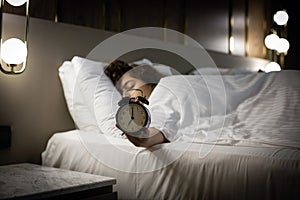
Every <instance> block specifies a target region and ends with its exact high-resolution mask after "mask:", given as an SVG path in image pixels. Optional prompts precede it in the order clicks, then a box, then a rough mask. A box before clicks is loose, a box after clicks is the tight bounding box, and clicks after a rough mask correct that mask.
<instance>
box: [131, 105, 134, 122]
mask: <svg viewBox="0 0 300 200" xmlns="http://www.w3.org/2000/svg"><path fill="white" fill-rule="evenodd" d="M131 119H134V117H133V107H131Z"/></svg>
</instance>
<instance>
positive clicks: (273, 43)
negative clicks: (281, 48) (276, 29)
mask: <svg viewBox="0 0 300 200" xmlns="http://www.w3.org/2000/svg"><path fill="white" fill-rule="evenodd" d="M278 40H279V37H278V35H276V34H274V33H272V34H269V35H267V36H266V37H265V45H266V47H267V48H268V49H271V50H275V49H276V48H277V46H278Z"/></svg>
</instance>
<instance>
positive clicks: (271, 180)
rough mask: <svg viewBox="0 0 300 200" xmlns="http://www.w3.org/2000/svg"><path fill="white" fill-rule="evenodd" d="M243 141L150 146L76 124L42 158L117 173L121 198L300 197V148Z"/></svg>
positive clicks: (56, 136) (46, 161)
mask: <svg viewBox="0 0 300 200" xmlns="http://www.w3.org/2000/svg"><path fill="white" fill-rule="evenodd" d="M248 144H249V143H247V145H248ZM239 145H240V146H236V145H210V144H199V143H184V142H180V143H177V142H174V143H168V144H162V145H157V146H155V147H152V148H151V149H149V150H147V149H144V148H138V147H135V146H133V145H132V144H131V143H130V142H129V141H128V140H126V139H123V138H115V137H109V136H105V135H103V134H99V133H94V132H87V131H80V130H71V131H66V132H60V133H56V134H54V135H53V136H52V137H51V138H50V140H49V141H48V144H47V148H46V149H45V151H44V152H43V153H42V164H43V165H45V166H52V167H59V168H65V169H71V170H76V171H81V172H87V173H93V174H100V175H104V176H111V177H115V178H116V179H117V184H116V186H115V188H114V189H115V190H116V191H117V192H118V197H119V199H172V200H174V199H210V200H211V199H299V197H300V190H299V185H300V178H299V177H300V151H299V149H297V148H284V147H275V146H262V145H260V146H246V145H242V144H239ZM255 145H257V144H255Z"/></svg>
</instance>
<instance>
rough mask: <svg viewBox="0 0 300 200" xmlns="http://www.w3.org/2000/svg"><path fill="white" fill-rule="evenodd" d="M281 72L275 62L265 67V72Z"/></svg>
mask: <svg viewBox="0 0 300 200" xmlns="http://www.w3.org/2000/svg"><path fill="white" fill-rule="evenodd" d="M273 71H281V67H280V65H279V64H278V63H277V62H270V63H268V64H267V65H266V67H265V72H266V73H269V72H273Z"/></svg>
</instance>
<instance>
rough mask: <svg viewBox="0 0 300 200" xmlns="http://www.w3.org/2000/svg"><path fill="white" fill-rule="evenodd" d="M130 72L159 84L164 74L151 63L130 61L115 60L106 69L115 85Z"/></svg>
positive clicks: (146, 80)
mask: <svg viewBox="0 0 300 200" xmlns="http://www.w3.org/2000/svg"><path fill="white" fill-rule="evenodd" d="M126 72H128V73H129V74H130V75H131V76H132V77H134V78H138V79H141V80H142V81H144V82H145V83H152V84H153V83H154V84H157V83H158V82H159V80H160V79H161V78H162V77H163V75H162V74H161V73H160V72H158V71H157V70H156V69H154V68H153V67H151V66H149V65H129V64H128V63H126V62H124V61H121V60H115V61H113V62H112V63H110V64H109V65H108V66H107V67H106V68H105V70H104V73H105V74H106V75H107V76H108V77H109V78H110V79H111V81H112V82H113V84H114V85H116V83H117V82H118V81H119V79H120V78H121V77H122V76H123V75H124V74H125V73H126Z"/></svg>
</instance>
